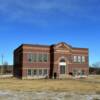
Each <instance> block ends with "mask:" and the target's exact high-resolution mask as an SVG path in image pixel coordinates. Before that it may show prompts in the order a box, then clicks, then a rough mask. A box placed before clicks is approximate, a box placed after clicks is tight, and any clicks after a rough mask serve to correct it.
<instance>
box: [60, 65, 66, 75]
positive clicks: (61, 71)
mask: <svg viewBox="0 0 100 100" xmlns="http://www.w3.org/2000/svg"><path fill="white" fill-rule="evenodd" d="M60 74H65V66H60Z"/></svg>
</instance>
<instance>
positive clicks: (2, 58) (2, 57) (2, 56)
mask: <svg viewBox="0 0 100 100" xmlns="http://www.w3.org/2000/svg"><path fill="white" fill-rule="evenodd" d="M3 60H4V55H3V54H2V55H1V63H2V66H1V74H3Z"/></svg>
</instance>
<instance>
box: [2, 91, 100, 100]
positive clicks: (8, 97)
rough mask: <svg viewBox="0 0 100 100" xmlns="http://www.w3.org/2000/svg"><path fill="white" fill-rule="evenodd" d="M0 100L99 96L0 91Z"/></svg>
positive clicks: (96, 98) (92, 99)
mask: <svg viewBox="0 0 100 100" xmlns="http://www.w3.org/2000/svg"><path fill="white" fill-rule="evenodd" d="M0 100H100V94H95V93H89V94H79V93H78V94H77V93H69V92H46V91H45V92H29V91H27V92H23V91H19V92H18V91H0Z"/></svg>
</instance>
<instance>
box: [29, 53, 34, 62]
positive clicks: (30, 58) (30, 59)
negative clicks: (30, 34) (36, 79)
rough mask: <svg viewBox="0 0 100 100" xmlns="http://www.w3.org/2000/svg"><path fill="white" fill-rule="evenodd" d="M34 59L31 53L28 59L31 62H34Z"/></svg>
mask: <svg viewBox="0 0 100 100" xmlns="http://www.w3.org/2000/svg"><path fill="white" fill-rule="evenodd" d="M32 59H33V55H32V54H31V53H30V54H28V61H29V62H32Z"/></svg>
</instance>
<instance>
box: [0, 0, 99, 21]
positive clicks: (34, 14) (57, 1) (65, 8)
mask: <svg viewBox="0 0 100 100" xmlns="http://www.w3.org/2000/svg"><path fill="white" fill-rule="evenodd" d="M94 1H95V2H94ZM97 4H98V0H0V15H1V16H4V18H5V19H4V20H5V21H22V22H35V23H36V22H38V21H40V22H45V23H46V21H47V18H48V17H50V16H54V15H55V13H57V12H58V13H59V14H60V13H63V14H65V16H66V17H67V16H72V17H80V18H87V19H91V20H94V19H99V17H100V15H97V13H96V14H95V15H94V14H93V13H95V11H97V12H98V11H99V8H100V5H97ZM60 16H61V15H60Z"/></svg>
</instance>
